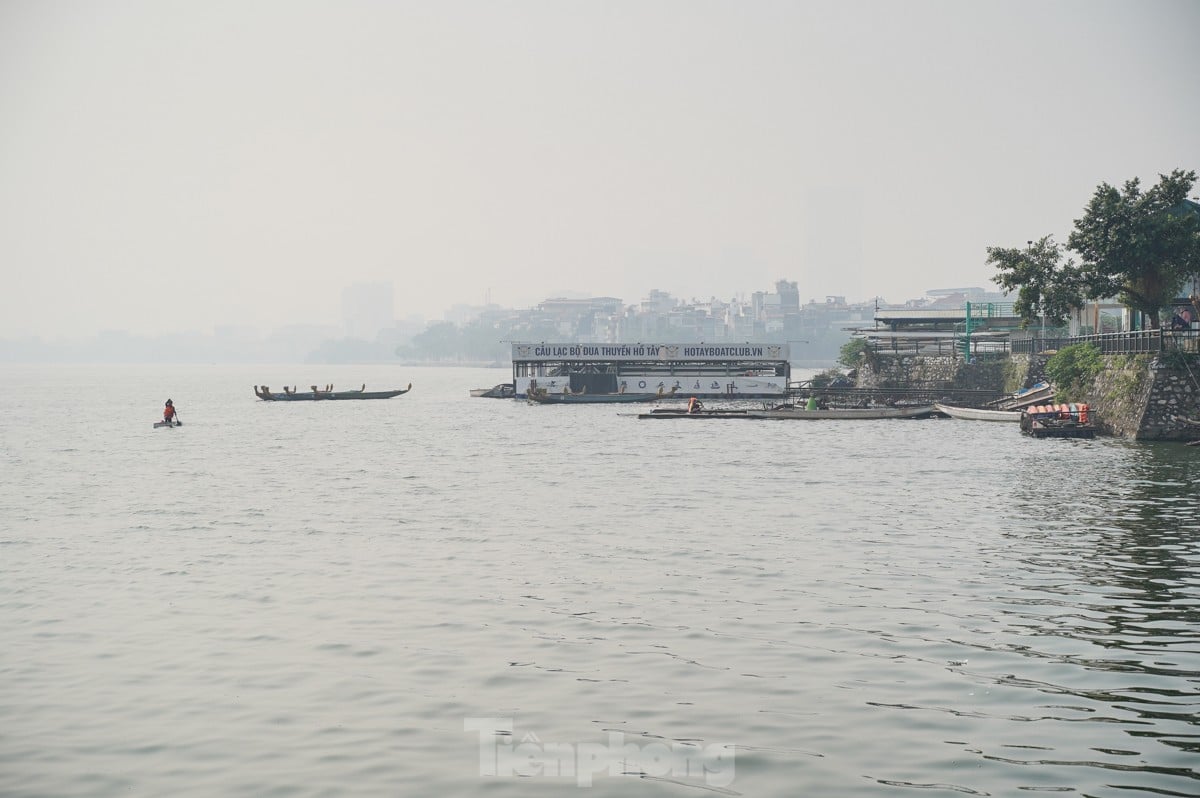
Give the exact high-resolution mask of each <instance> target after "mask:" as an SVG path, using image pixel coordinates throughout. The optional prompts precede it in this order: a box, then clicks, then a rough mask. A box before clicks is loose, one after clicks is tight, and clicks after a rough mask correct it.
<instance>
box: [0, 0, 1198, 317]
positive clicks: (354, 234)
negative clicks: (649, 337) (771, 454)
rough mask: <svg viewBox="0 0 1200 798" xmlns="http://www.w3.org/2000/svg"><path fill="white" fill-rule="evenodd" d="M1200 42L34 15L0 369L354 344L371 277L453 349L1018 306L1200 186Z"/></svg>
mask: <svg viewBox="0 0 1200 798" xmlns="http://www.w3.org/2000/svg"><path fill="white" fill-rule="evenodd" d="M1197 31H1200V3H1197V2H1194V0H1138V2H1133V0H1056V2H1053V3H1045V2H1041V1H1040V0H1010V1H1009V2H1004V3H983V2H980V3H962V2H957V0H911V2H904V3H895V2H889V0H847V2H842V3H828V2H821V1H820V0H788V1H786V2H784V1H782V0H778V1H777V0H763V2H755V3H733V2H722V1H721V0H650V1H649V2H645V3H637V4H613V3H604V2H586V1H585V2H580V3H569V4H564V3H552V2H544V0H515V1H514V2H511V3H504V4H494V3H485V2H478V0H464V1H463V2H459V3H426V4H421V3H374V2H368V0H346V2H342V3H336V4H328V3H316V4H304V3H300V4H297V3H292V2H286V1H285V0H260V2H254V3H231V2H227V0H217V1H216V2H212V3H204V4H192V5H187V4H177V3H160V2H156V1H155V0H111V1H109V2H99V3H91V2H82V1H81V0H63V2H54V3H45V2H39V1H38V0H7V2H4V3H2V4H0V118H2V119H3V120H4V124H3V125H0V270H2V271H3V290H0V339H11V338H14V337H19V336H27V335H37V336H41V337H43V338H52V337H55V336H61V337H68V338H71V337H79V336H86V335H92V334H95V333H96V332H98V331H101V330H114V329H125V330H129V331H132V332H135V333H138V334H147V335H157V334H170V333H177V332H183V331H189V330H202V329H213V328H215V327H218V326H227V327H236V326H241V325H252V326H256V327H259V328H261V329H276V328H279V327H282V326H284V325H287V324H294V323H311V324H320V325H344V324H345V321H344V319H343V318H342V315H341V307H340V297H341V291H342V290H343V287H344V286H346V285H350V284H357V283H377V284H383V283H389V282H390V283H391V284H393V285H394V287H395V306H394V313H395V314H396V316H398V317H400V318H410V317H412V316H413V315H421V316H424V317H425V318H428V319H434V318H438V317H439V315H440V314H442V313H444V312H445V311H446V309H447V308H449V307H450V306H452V305H453V304H455V303H458V302H468V303H471V304H483V303H484V302H486V301H488V300H490V301H492V302H494V303H496V304H499V305H503V306H507V307H532V306H533V305H535V304H537V303H538V302H539V301H541V300H542V299H543V298H545V297H546V296H547V295H548V294H550V295H552V294H553V292H555V291H557V290H559V289H562V290H564V291H567V290H570V291H577V292H580V293H585V294H591V295H607V296H615V297H620V298H622V299H623V300H625V301H627V302H636V301H638V300H639V299H640V298H642V297H643V296H644V295H645V294H646V293H647V292H648V291H650V290H651V289H652V288H657V289H661V290H664V291H668V292H670V293H671V294H672V295H674V296H677V297H681V298H693V297H695V298H698V299H701V298H707V297H717V298H722V299H728V298H730V297H733V296H736V295H737V294H738V293H739V292H743V291H745V290H746V289H747V287H750V286H761V287H766V286H770V285H772V284H773V282H774V281H775V280H777V279H780V278H783V279H788V280H794V281H796V282H797V283H798V285H799V290H800V292H801V296H802V297H804V298H806V299H807V298H819V297H824V296H826V295H844V296H846V297H847V298H848V299H850V300H863V301H865V300H867V299H869V298H870V297H872V296H875V295H880V296H883V297H886V298H887V299H888V300H889V301H893V302H894V301H897V299H898V298H899V297H900V296H901V295H903V294H906V293H909V289H908V286H928V287H938V286H954V285H981V286H986V285H990V277H991V269H990V268H989V267H988V265H987V263H986V248H987V247H989V246H1008V247H1011V246H1022V245H1024V243H1025V242H1026V241H1027V240H1032V239H1038V238H1040V237H1042V236H1044V235H1047V234H1053V235H1055V236H1056V237H1057V238H1058V239H1059V240H1060V241H1064V240H1065V238H1066V234H1067V233H1068V232H1069V231H1070V229H1071V226H1072V222H1073V220H1074V219H1075V218H1077V217H1079V216H1080V214H1081V212H1082V210H1083V208H1084V207H1085V206H1086V204H1087V202H1088V200H1089V199H1090V197H1091V195H1092V193H1093V192H1094V191H1095V189H1096V187H1097V186H1099V185H1100V184H1101V183H1109V184H1113V185H1120V184H1122V183H1123V182H1124V181H1126V180H1128V179H1131V178H1135V177H1136V178H1140V179H1141V180H1142V181H1143V182H1144V183H1146V184H1152V183H1154V182H1156V180H1157V176H1158V175H1159V174H1161V173H1166V172H1170V171H1171V170H1173V169H1200V136H1198V135H1197V131H1200V105H1198V104H1197V103H1195V102H1194V101H1193V98H1194V96H1195V86H1194V79H1193V77H1192V70H1189V69H1187V66H1188V64H1190V63H1191V60H1193V59H1192V55H1193V53H1194V50H1195V38H1196V32H1197ZM1115 54H1119V55H1115ZM547 288H548V289H549V290H547ZM918 293H919V292H918Z"/></svg>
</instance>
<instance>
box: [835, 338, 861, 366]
mask: <svg viewBox="0 0 1200 798" xmlns="http://www.w3.org/2000/svg"><path fill="white" fill-rule="evenodd" d="M866 353H867V339H866V338H851V339H850V340H849V341H847V342H846V343H844V344H842V348H841V349H840V350H838V359H837V360H838V362H839V363H841V364H842V365H843V366H845V367H846V368H850V369H853V368H858V366H859V365H861V364H862V359H863V356H864V355H865V354H866Z"/></svg>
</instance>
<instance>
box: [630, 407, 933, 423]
mask: <svg viewBox="0 0 1200 798" xmlns="http://www.w3.org/2000/svg"><path fill="white" fill-rule="evenodd" d="M933 414H934V410H933V405H911V406H906V407H831V408H827V409H825V410H805V409H804V408H800V407H794V408H789V407H779V408H775V409H774V410H701V411H700V412H699V413H689V412H687V410H684V409H664V410H654V411H652V412H650V413H639V414H638V418H647V419H649V418H707V419H714V418H745V419H754V420H774V421H783V420H793V419H794V420H805V421H829V420H835V419H844V420H857V421H864V420H877V419H887V418H929V417H930V416H932V415H933Z"/></svg>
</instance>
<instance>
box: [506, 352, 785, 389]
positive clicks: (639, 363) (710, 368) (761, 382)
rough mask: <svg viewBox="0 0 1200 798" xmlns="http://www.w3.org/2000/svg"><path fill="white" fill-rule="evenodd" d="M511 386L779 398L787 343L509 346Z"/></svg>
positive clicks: (783, 375)
mask: <svg viewBox="0 0 1200 798" xmlns="http://www.w3.org/2000/svg"><path fill="white" fill-rule="evenodd" d="M512 365H513V385H514V386H515V387H516V394H517V395H518V396H524V395H525V393H526V392H527V391H528V390H529V386H530V383H533V382H534V381H536V385H537V387H538V388H545V389H546V390H548V391H550V392H551V393H558V392H561V391H563V389H565V388H569V389H570V390H571V393H580V392H584V391H586V392H587V393H591V394H597V393H658V392H660V391H661V392H663V393H670V392H671V389H672V388H674V389H675V392H676V394H677V395H682V396H697V397H713V398H715V397H722V398H726V399H767V398H782V397H784V396H786V395H787V387H788V381H789V380H790V378H791V373H792V372H791V365H790V363H789V362H788V346H787V344H750V343H745V344H657V343H655V344H641V343H638V344H574V343H565V344H548V343H537V344H532V343H514V344H513V345H512Z"/></svg>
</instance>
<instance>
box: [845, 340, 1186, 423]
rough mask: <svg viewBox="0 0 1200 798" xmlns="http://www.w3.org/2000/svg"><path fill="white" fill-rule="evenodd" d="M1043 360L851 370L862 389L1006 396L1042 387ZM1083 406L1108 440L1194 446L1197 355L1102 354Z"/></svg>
mask: <svg viewBox="0 0 1200 798" xmlns="http://www.w3.org/2000/svg"><path fill="white" fill-rule="evenodd" d="M1047 360H1048V356H1047V355H1008V356H1005V357H995V358H976V359H975V361H974V362H971V363H967V362H965V361H964V360H963V359H962V358H956V357H949V356H939V357H922V356H915V355H910V356H901V357H891V356H886V355H885V356H880V355H875V356H874V357H872V358H871V359H870V360H869V361H868V362H867V363H865V364H864V365H863V366H862V367H861V368H860V369H859V370H858V385H859V386H860V387H863V388H912V387H917V386H920V385H928V384H932V383H941V384H946V385H953V387H954V388H956V389H960V390H986V391H994V392H995V393H996V394H997V395H999V394H1001V393H1012V392H1014V391H1017V390H1020V389H1021V388H1028V387H1029V386H1031V385H1034V384H1036V383H1038V382H1041V381H1043V380H1046V379H1047V377H1046V371H1045V369H1046V361H1047ZM1104 361H1105V367H1104V369H1103V370H1102V371H1101V372H1100V373H1099V374H1098V375H1096V378H1095V380H1094V381H1093V382H1092V384H1091V385H1090V386H1089V387H1088V389H1087V391H1086V396H1084V397H1083V399H1082V401H1085V402H1087V403H1088V405H1089V406H1090V407H1091V408H1092V410H1093V416H1092V417H1093V419H1094V420H1095V423H1096V426H1097V427H1098V428H1099V429H1100V430H1101V431H1102V432H1104V433H1106V434H1108V435H1115V436H1117V437H1121V438H1133V439H1136V440H1186V441H1191V440H1197V439H1200V427H1197V426H1196V425H1194V424H1189V423H1188V421H1189V420H1191V421H1200V358H1198V357H1197V356H1196V355H1190V356H1184V355H1181V354H1174V355H1164V356H1163V357H1162V358H1158V357H1154V356H1152V355H1105V356H1104Z"/></svg>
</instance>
